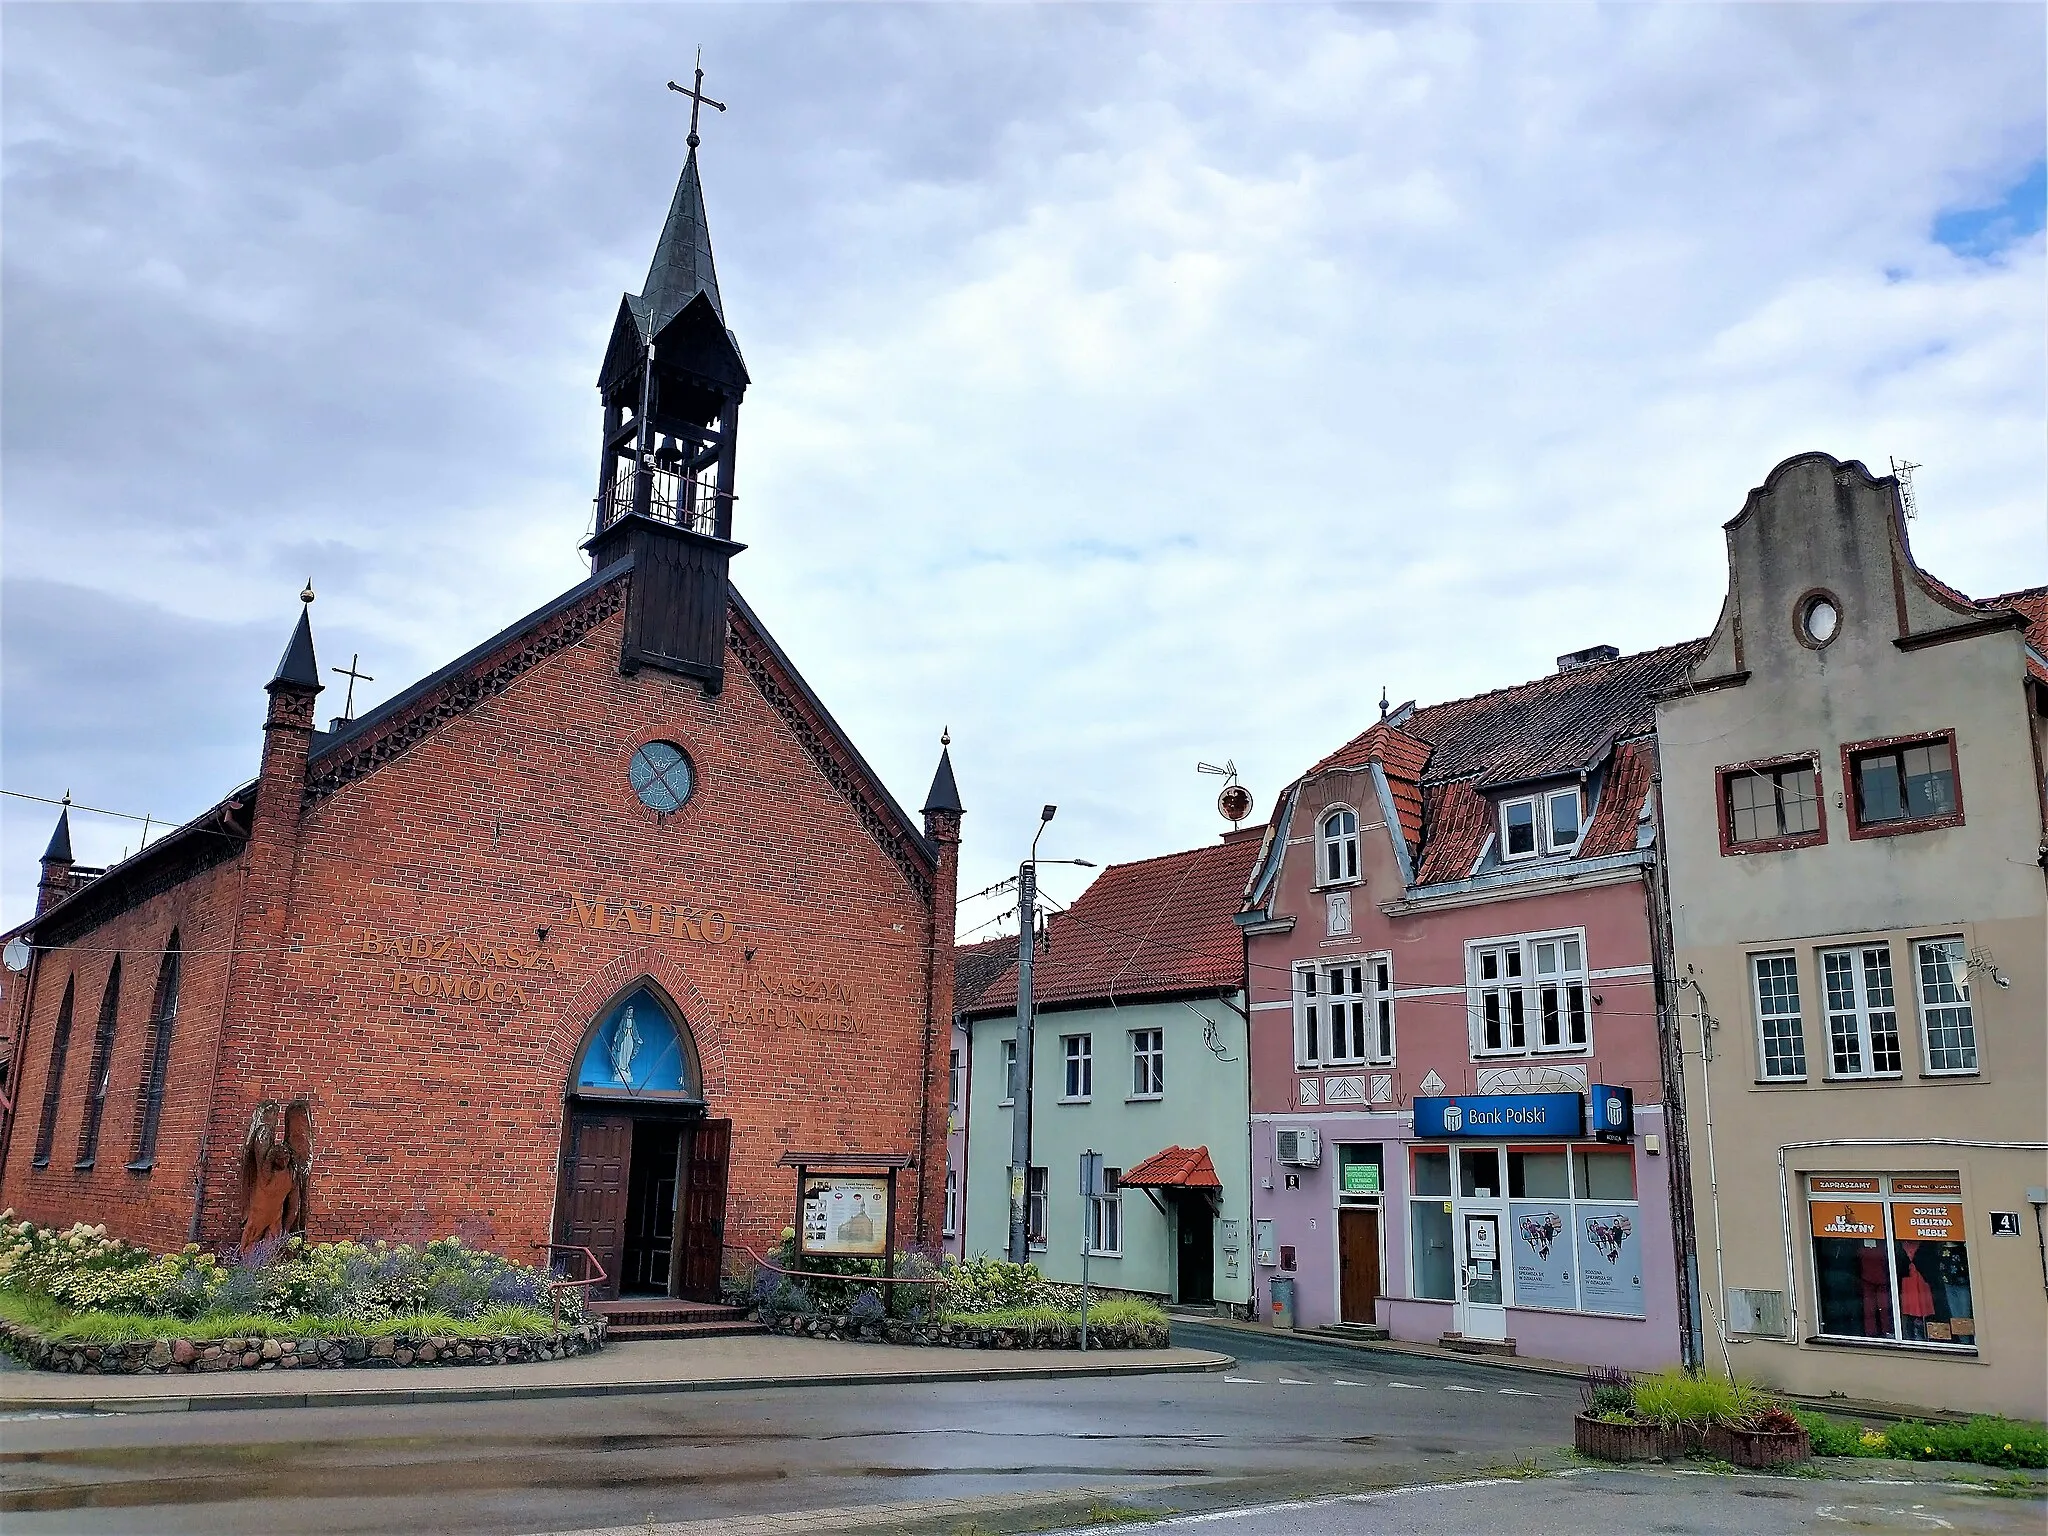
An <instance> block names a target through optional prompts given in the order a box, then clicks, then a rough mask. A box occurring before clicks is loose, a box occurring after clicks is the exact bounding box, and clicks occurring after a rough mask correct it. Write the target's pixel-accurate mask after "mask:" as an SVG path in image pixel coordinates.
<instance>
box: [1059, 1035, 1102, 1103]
mask: <svg viewBox="0 0 2048 1536" xmlns="http://www.w3.org/2000/svg"><path fill="white" fill-rule="evenodd" d="M1060 1044H1061V1045H1062V1046H1063V1047H1064V1048H1065V1052H1066V1068H1067V1075H1066V1081H1065V1083H1064V1084H1063V1087H1064V1089H1065V1091H1064V1092H1063V1093H1062V1094H1061V1095H1060V1101H1061V1102H1062V1103H1068V1104H1072V1103H1085V1102H1087V1101H1088V1100H1089V1099H1092V1098H1094V1097H1095V1037H1094V1036H1093V1035H1061V1036H1060Z"/></svg>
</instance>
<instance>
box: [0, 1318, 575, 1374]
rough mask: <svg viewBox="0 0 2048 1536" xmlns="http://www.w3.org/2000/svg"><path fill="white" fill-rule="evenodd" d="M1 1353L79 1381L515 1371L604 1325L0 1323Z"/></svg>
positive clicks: (570, 1352)
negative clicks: (99, 1327)
mask: <svg viewBox="0 0 2048 1536" xmlns="http://www.w3.org/2000/svg"><path fill="white" fill-rule="evenodd" d="M0 1342H4V1343H5V1345H6V1347H7V1349H8V1352H9V1353H11V1354H13V1355H15V1356H17V1357H18V1358H20V1359H21V1360H22V1361H24V1362H25V1363H27V1364H29V1365H32V1366H34V1367H36V1368H37V1369H38V1370H44V1371H71V1372H76V1373H79V1374H82V1375H87V1376H95V1375H96V1376H150V1375H166V1376H183V1375H191V1374H201V1373H204V1374H211V1373H213V1372H216V1371H293V1370H339V1369H342V1368H345V1367H346V1368H350V1369H356V1368H362V1367H370V1368H377V1367H397V1366H407V1365H415V1366H417V1365H519V1364H524V1363H526V1362H528V1361H534V1360H566V1359H569V1358H570V1357H572V1356H575V1355H588V1354H594V1353H595V1352H596V1351H598V1350H600V1349H602V1348H603V1347H604V1319H603V1318H596V1317H594V1318H592V1319H591V1320H590V1321H588V1322H584V1323H577V1324H575V1325H574V1326H572V1327H565V1328H564V1329H563V1330H562V1332H561V1333H560V1334H559V1335H555V1334H498V1335H463V1334H441V1333H390V1334H384V1335H381V1336H377V1337H366V1336H364V1335H361V1334H344V1335H338V1336H330V1337H318V1336H315V1337H307V1338H296V1339H292V1338H285V1339H281V1338H277V1337H275V1336H274V1335H270V1336H258V1335H254V1334H251V1335H248V1336H245V1337H239V1338H224V1339H206V1338H200V1339H186V1338H162V1339H135V1340H131V1341H129V1342H127V1343H113V1344H75V1343H64V1342H61V1341H57V1340H52V1339H46V1338H44V1337H43V1336H42V1335H41V1334H39V1333H37V1332H36V1331H35V1330H34V1329H32V1328H28V1327H26V1326H24V1325H22V1324H20V1323H9V1322H0Z"/></svg>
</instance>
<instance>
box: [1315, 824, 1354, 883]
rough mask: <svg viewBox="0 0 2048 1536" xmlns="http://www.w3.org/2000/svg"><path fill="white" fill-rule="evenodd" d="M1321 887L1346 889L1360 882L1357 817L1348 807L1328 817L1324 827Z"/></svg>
mask: <svg viewBox="0 0 2048 1536" xmlns="http://www.w3.org/2000/svg"><path fill="white" fill-rule="evenodd" d="M1322 853H1323V859H1322V865H1321V869H1322V883H1323V884H1324V885H1344V884H1347V883H1349V882H1350V881H1353V880H1356V879H1357V878H1358V817H1357V816H1356V815H1354V814H1353V813H1352V811H1351V809H1350V807H1348V806H1342V805H1340V806H1338V807H1337V808H1336V809H1335V810H1333V811H1330V812H1328V813H1326V814H1325V815H1324V817H1323V824H1322Z"/></svg>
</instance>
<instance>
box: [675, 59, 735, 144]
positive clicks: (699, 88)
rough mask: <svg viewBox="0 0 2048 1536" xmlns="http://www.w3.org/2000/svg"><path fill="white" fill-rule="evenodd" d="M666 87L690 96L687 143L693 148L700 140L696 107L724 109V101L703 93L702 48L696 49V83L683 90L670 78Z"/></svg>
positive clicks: (680, 94)
mask: <svg viewBox="0 0 2048 1536" xmlns="http://www.w3.org/2000/svg"><path fill="white" fill-rule="evenodd" d="M668 88H669V89H670V90H672V91H674V92H675V93H676V94H677V95H678V96H687V97H689V98H690V138H689V145H690V148H692V149H695V148H696V147H697V145H698V144H699V143H700V142H701V141H700V140H699V139H698V137H697V112H698V109H699V108H701V107H716V108H718V110H719V111H721V112H723V111H724V110H725V103H724V102H722V101H713V100H712V99H711V98H710V97H709V96H706V95H705V94H704V50H703V49H702V48H699V49H698V50H697V82H696V84H695V85H693V86H691V87H690V88H689V89H688V90H685V89H684V88H683V87H682V86H680V85H677V84H676V83H675V81H673V80H671V81H669V83H668Z"/></svg>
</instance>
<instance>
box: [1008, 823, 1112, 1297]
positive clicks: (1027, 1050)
mask: <svg viewBox="0 0 2048 1536" xmlns="http://www.w3.org/2000/svg"><path fill="white" fill-rule="evenodd" d="M1058 810H1059V807H1058V806H1056V805H1048V806H1047V807H1045V809H1044V810H1042V811H1040V812H1039V813H1038V830H1037V831H1036V832H1034V833H1032V834H1031V852H1030V853H1029V854H1028V855H1027V856H1026V857H1025V859H1024V862H1023V863H1022V864H1019V865H1018V866H1017V1080H1016V1082H1015V1083H1013V1084H1011V1085H1010V1262H1011V1263H1012V1264H1025V1263H1028V1262H1030V1257H1031V1062H1032V1055H1031V1042H1032V1036H1033V1022H1034V1020H1033V1012H1032V1006H1031V969H1032V964H1033V962H1034V961H1035V960H1036V958H1037V950H1038V944H1037V938H1038V925H1037V917H1038V865H1039V858H1038V839H1039V838H1040V837H1041V836H1043V835H1044V833H1045V827H1046V823H1047V822H1049V821H1051V820H1052V818H1053V816H1054V814H1055V813H1056V812H1057V811H1058ZM1045 862H1046V863H1048V864H1079V865H1080V866H1081V867H1082V868H1084V869H1093V868H1094V867H1095V866H1094V865H1093V864H1091V863H1090V862H1089V861H1088V860H1086V859H1047V860H1045ZM1047 1196H1048V1198H1050V1196H1051V1191H1050V1190H1048V1191H1047Z"/></svg>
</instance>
